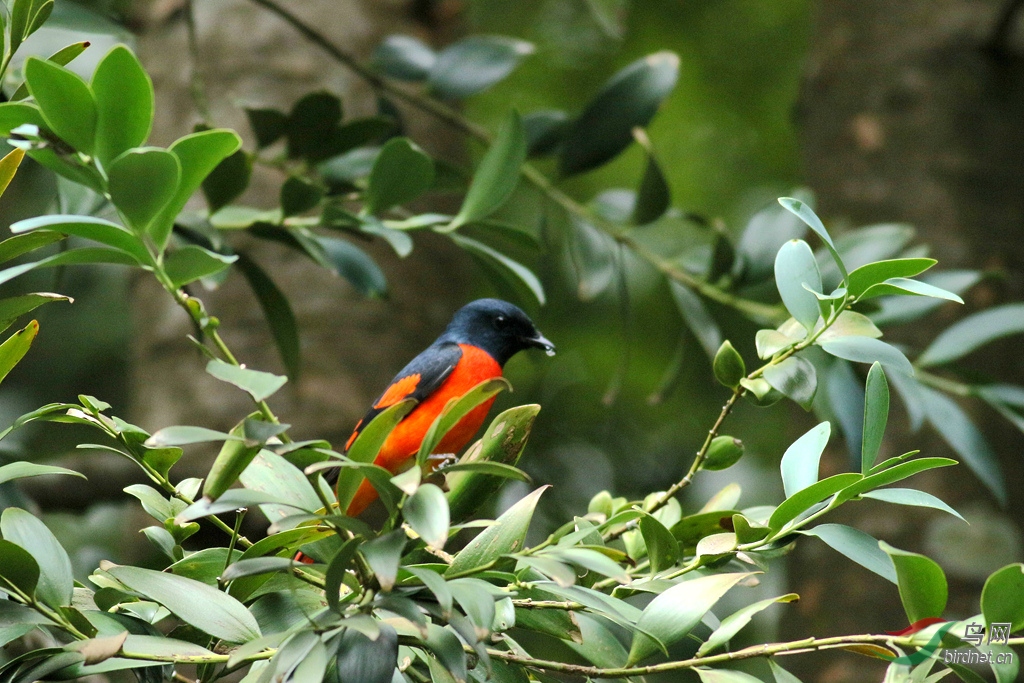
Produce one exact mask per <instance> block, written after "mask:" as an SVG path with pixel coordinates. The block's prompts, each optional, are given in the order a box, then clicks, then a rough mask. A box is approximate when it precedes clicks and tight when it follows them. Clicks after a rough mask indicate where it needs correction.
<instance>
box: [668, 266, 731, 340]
mask: <svg viewBox="0 0 1024 683" xmlns="http://www.w3.org/2000/svg"><path fill="white" fill-rule="evenodd" d="M669 289H670V290H671V292H672V298H673V299H674V300H675V302H676V308H677V309H679V314H680V315H681V316H682V318H683V322H684V323H685V324H686V327H687V328H688V329H689V330H690V332H692V333H693V336H694V337H696V339H697V342H698V343H699V344H700V346H701V348H702V349H704V353H706V354H707V355H708V358H714V357H715V354H716V353H717V352H718V349H719V348H720V347H721V344H722V332H721V330H719V328H718V323H717V322H715V319H714V318H712V317H711V315H710V314H709V313H708V310H707V308H706V307H705V306H704V302H703V301H701V299H700V297H699V296H697V295H696V294H695V293H694V292H693V291H692V290H690V288H689V287H686V286H685V285H682V284H680V283H678V282H676V281H675V280H672V281H671V282H669Z"/></svg>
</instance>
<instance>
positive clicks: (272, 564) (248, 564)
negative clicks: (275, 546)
mask: <svg viewBox="0 0 1024 683" xmlns="http://www.w3.org/2000/svg"><path fill="white" fill-rule="evenodd" d="M222 566H223V565H222ZM297 566H299V564H298V563H296V562H295V561H294V560H293V559H292V558H290V557H254V558H252V559H250V560H239V561H238V562H235V563H233V564H231V565H230V566H229V567H228V568H227V569H226V570H224V573H223V574H222V575H221V577H220V578H221V580H222V581H233V580H235V579H240V578H242V577H245V576H258V575H260V574H273V573H276V572H282V571H288V570H290V569H291V568H292V567H297Z"/></svg>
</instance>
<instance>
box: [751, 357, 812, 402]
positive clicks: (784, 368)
mask: <svg viewBox="0 0 1024 683" xmlns="http://www.w3.org/2000/svg"><path fill="white" fill-rule="evenodd" d="M761 376H762V377H764V379H765V381H766V382H768V384H771V385H772V386H773V387H775V388H776V389H778V390H779V391H780V392H782V393H783V394H784V395H785V396H788V397H789V398H791V399H793V400H794V401H796V402H797V403H798V404H800V407H801V408H803V409H804V410H810V409H811V404H812V403H813V402H814V395H815V393H817V391H818V375H817V372H816V371H815V370H814V366H813V365H812V364H811V363H810V361H808V360H806V359H804V358H801V357H800V356H790V357H789V358H787V359H786V360H784V361H782V362H781V363H776V364H772V365H768V366H766V367H765V369H764V373H762V375H761Z"/></svg>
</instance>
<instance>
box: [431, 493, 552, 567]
mask: <svg viewBox="0 0 1024 683" xmlns="http://www.w3.org/2000/svg"><path fill="white" fill-rule="evenodd" d="M546 489H547V487H546V486H544V487H541V488H539V489H537V490H536V491H534V492H533V493H530V494H529V495H527V496H526V497H525V498H523V499H522V500H520V501H519V502H517V503H516V504H515V505H513V506H512V507H510V508H509V509H508V510H506V511H505V512H504V513H503V514H502V515H501V516H500V517H498V519H497V523H496V524H494V526H489V527H487V528H486V529H484V530H483V531H482V532H481V533H480V534H479V535H478V536H477V537H476V538H474V539H473V540H472V541H470V542H469V543H468V544H467V545H466V547H465V548H463V549H462V550H461V551H460V552H459V554H458V555H456V556H455V559H454V561H453V562H452V564H451V566H449V568H448V570H447V571H446V572H445V574H446V575H451V574H463V573H466V572H468V571H471V570H473V569H478V568H480V567H484V566H486V565H489V564H490V563H491V562H493V561H495V560H497V559H498V558H499V557H501V556H502V555H506V554H509V553H514V552H516V551H519V550H522V549H523V543H524V542H525V539H526V532H527V531H528V530H529V527H530V520H531V519H532V518H533V510H534V508H535V507H537V501H538V500H539V499H540V496H541V494H543V493H544V491H545V490H546Z"/></svg>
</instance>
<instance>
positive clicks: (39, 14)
mask: <svg viewBox="0 0 1024 683" xmlns="http://www.w3.org/2000/svg"><path fill="white" fill-rule="evenodd" d="M53 5H54V2H53V0H45V2H43V3H41V4H40V5H38V6H37V7H36V9H35V12H34V13H33V14H32V19H31V20H30V21H29V22H28V31H26V33H25V35H26V36H30V35H32V34H33V33H35V32H36V31H38V30H39V29H41V28H42V27H43V24H45V23H46V20H47V19H49V18H50V15H51V14H53Z"/></svg>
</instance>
